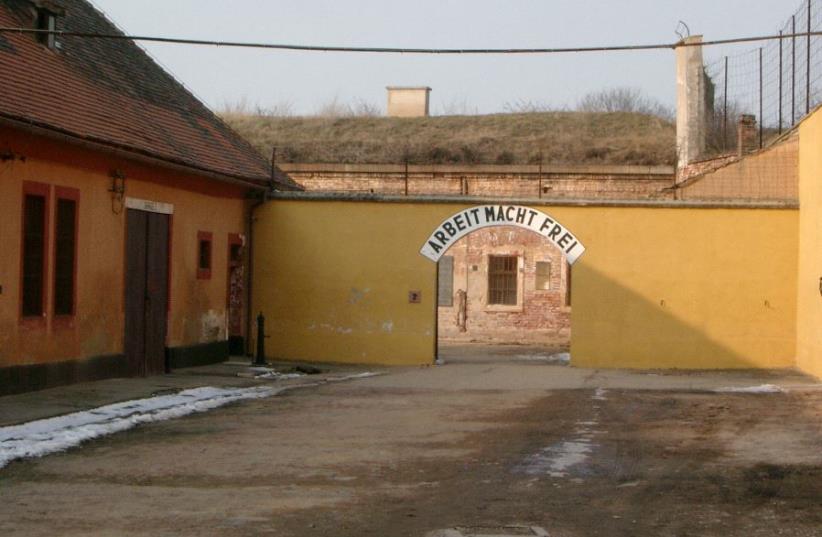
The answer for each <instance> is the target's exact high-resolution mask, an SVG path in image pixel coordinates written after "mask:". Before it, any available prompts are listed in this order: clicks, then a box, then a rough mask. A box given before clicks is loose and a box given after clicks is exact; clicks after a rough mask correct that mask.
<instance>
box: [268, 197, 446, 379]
mask: <svg viewBox="0 0 822 537" xmlns="http://www.w3.org/2000/svg"><path fill="white" fill-rule="evenodd" d="M436 209H442V207H427V206H424V205H406V204H403V205H396V204H378V203H346V202H336V203H334V202H328V203H326V202H320V203H316V202H305V201H301V202H270V203H267V204H266V205H264V206H262V207H260V208H259V209H258V210H257V213H256V216H257V219H256V222H255V224H254V226H255V227H254V269H253V270H254V288H253V289H254V292H253V299H252V304H253V308H254V309H253V311H254V312H255V314H256V312H258V311H262V312H263V313H264V314H265V316H266V332H267V333H268V334H269V335H270V336H271V338H270V339H268V340H267V341H266V350H267V354H268V355H269V356H274V357H278V358H283V359H294V360H308V361H328V362H354V363H386V364H392V365H401V364H420V363H431V362H433V359H434V358H433V355H434V344H435V322H434V319H435V304H436V294H435V287H434V281H435V278H436V265H435V264H434V263H432V262H431V261H429V260H428V259H426V258H424V257H422V256H421V255H420V254H419V253H418V252H419V248H420V246H421V245H422V242H423V240H424V239H425V238H427V236H428V233H430V232H431V230H432V229H433V227H434V226H435V225H436V224H438V223H439V220H437V217H436V214H442V215H443V217H444V215H445V212H443V211H441V210H440V211H437V210H436ZM446 212H447V211H446ZM432 215H433V216H432ZM435 220H436V224H435V223H434V221H435ZM409 291H421V292H422V302H421V303H420V304H411V303H409V301H408V292H409Z"/></svg>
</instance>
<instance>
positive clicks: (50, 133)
mask: <svg viewBox="0 0 822 537" xmlns="http://www.w3.org/2000/svg"><path fill="white" fill-rule="evenodd" d="M0 124H5V125H8V126H10V127H12V128H16V129H20V130H23V131H26V132H28V133H31V134H34V135H37V136H42V137H44V138H50V139H52V140H56V141H59V142H66V143H69V144H72V145H77V146H81V147H85V148H89V149H93V150H95V151H102V152H104V153H108V154H110V155H113V156H116V157H121V158H125V159H129V160H133V161H137V162H141V163H143V164H149V165H152V166H160V167H163V168H167V169H170V170H175V171H180V172H184V173H195V174H197V175H201V176H203V177H207V178H208V179H213V180H215V181H221V182H223V183H229V184H233V185H237V186H242V187H245V188H249V189H252V190H259V191H265V190H267V189H268V185H266V184H264V183H256V182H254V181H253V180H251V179H242V178H239V177H233V176H230V175H224V174H221V173H216V172H213V171H209V170H206V169H203V168H198V167H197V166H191V165H189V164H183V163H180V162H177V161H173V160H169V159H163V158H160V157H156V156H153V155H150V154H147V153H145V152H142V151H139V150H135V149H133V148H129V147H126V146H121V145H119V144H114V143H111V142H106V141H102V140H97V139H94V138H86V137H82V136H78V135H76V134H72V133H70V132H67V131H64V130H61V129H56V128H54V127H45V126H42V125H38V124H36V123H33V122H30V121H24V120H20V119H15V118H11V117H8V116H2V115H0ZM260 180H261V181H266V182H267V180H268V179H267V178H266V179H263V178H261V179H260ZM278 186H284V185H278Z"/></svg>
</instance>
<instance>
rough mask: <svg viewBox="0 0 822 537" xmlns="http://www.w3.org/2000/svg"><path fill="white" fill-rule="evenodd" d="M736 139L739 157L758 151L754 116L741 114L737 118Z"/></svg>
mask: <svg viewBox="0 0 822 537" xmlns="http://www.w3.org/2000/svg"><path fill="white" fill-rule="evenodd" d="M736 139H737V149H738V151H739V156H740V157H742V156H744V155H747V154H748V153H753V152H754V151H756V150H757V149H759V140H758V133H757V131H756V116H754V115H751V114H742V115H741V116H740V117H739V123H738V124H737V126H736Z"/></svg>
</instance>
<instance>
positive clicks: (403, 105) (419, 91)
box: [386, 86, 431, 117]
mask: <svg viewBox="0 0 822 537" xmlns="http://www.w3.org/2000/svg"><path fill="white" fill-rule="evenodd" d="M386 89H387V90H388V117H428V115H429V98H430V96H431V88H429V87H428V86H388V87H387V88H386Z"/></svg>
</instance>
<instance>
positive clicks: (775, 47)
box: [705, 0, 822, 154]
mask: <svg viewBox="0 0 822 537" xmlns="http://www.w3.org/2000/svg"><path fill="white" fill-rule="evenodd" d="M820 29H822V0H805V1H804V2H802V5H801V6H800V7H799V9H798V10H797V11H796V12H795V13H794V14H793V15H792V16H791V17H790V18H789V19H788V20H787V21H786V22H785V24H784V25H783V26H782V28H781V29H780V30H779V33H780V35H783V36H785V37H784V38H783V39H779V40H773V41H768V42H767V44H765V45H763V46H762V47H759V48H756V49H753V50H748V51H745V52H741V53H737V54H734V55H728V56H723V57H720V58H719V59H716V60H714V61H712V62H710V63H707V64H706V66H705V73H706V75H707V77H708V78H709V79H710V82H711V84H709V93H708V96H709V98H710V95H711V90H712V93H713V103H714V104H713V109H712V115H711V118H710V122H709V129H708V132H709V136H708V149H709V152H711V153H714V154H717V153H725V152H729V151H733V150H734V149H735V147H736V125H737V122H738V120H739V118H740V117H741V116H742V115H752V116H755V117H756V118H757V122H758V140H757V142H758V144H759V146H760V147H762V146H764V145H765V144H767V143H768V141H769V140H771V139H772V138H774V137H775V136H778V135H780V134H782V133H783V132H785V131H786V130H790V129H791V128H792V127H793V126H794V125H796V124H797V123H798V122H799V121H801V120H802V118H804V117H805V116H806V115H807V114H808V113H810V111H811V110H813V109H814V108H815V107H816V106H817V105H818V104H819V103H820V102H822V38H820V37H818V36H811V35H797V34H809V33H810V32H818V31H820Z"/></svg>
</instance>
